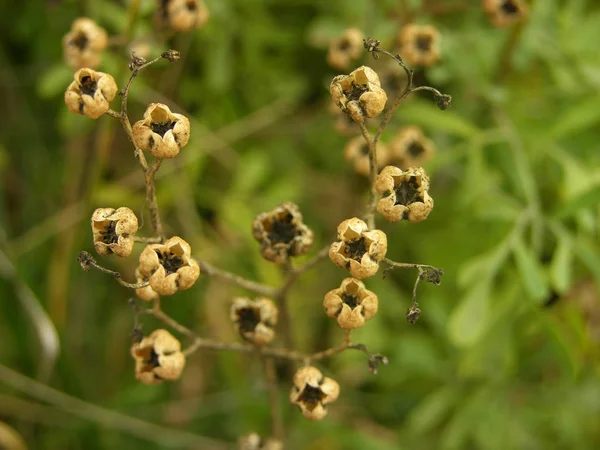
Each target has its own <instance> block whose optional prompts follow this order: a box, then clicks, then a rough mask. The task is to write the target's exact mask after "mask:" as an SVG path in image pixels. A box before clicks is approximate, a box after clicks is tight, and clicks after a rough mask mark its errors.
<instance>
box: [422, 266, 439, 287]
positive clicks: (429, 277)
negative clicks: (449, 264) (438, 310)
mask: <svg viewBox="0 0 600 450" xmlns="http://www.w3.org/2000/svg"><path fill="white" fill-rule="evenodd" d="M442 275H444V269H427V270H425V271H424V272H423V274H422V275H421V276H422V277H423V278H425V280H426V281H427V282H428V283H433V284H435V285H438V286H439V284H440V283H441V282H442V280H441V278H442Z"/></svg>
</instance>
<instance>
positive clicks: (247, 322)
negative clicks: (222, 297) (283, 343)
mask: <svg viewBox="0 0 600 450" xmlns="http://www.w3.org/2000/svg"><path fill="white" fill-rule="evenodd" d="M278 314H279V311H278V309H277V306H275V303H273V300H271V299H268V298H264V297H260V298H257V299H256V300H250V299H249V298H246V297H238V298H235V299H234V300H233V304H232V305H231V321H232V322H233V325H234V327H235V329H236V331H237V332H238V333H240V335H241V336H242V337H243V338H244V339H246V340H248V341H250V342H252V343H254V344H256V345H265V344H268V343H269V342H271V341H272V340H273V339H274V338H275V325H276V324H277V316H278Z"/></svg>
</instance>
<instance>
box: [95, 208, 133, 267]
mask: <svg viewBox="0 0 600 450" xmlns="http://www.w3.org/2000/svg"><path fill="white" fill-rule="evenodd" d="M91 223H92V235H93V239H94V248H95V249H96V251H97V252H98V254H100V255H112V254H113V253H114V254H115V255H117V256H121V257H123V258H126V257H127V256H129V255H130V254H131V251H132V250H133V243H134V240H133V236H134V235H135V233H137V230H138V220H137V217H136V216H135V214H134V213H133V211H132V210H131V209H129V208H126V207H124V206H123V207H121V208H119V209H116V210H115V209H113V208H98V209H96V210H95V211H94V214H92V220H91Z"/></svg>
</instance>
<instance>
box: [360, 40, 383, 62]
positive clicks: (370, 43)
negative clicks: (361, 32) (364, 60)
mask: <svg viewBox="0 0 600 450" xmlns="http://www.w3.org/2000/svg"><path fill="white" fill-rule="evenodd" d="M380 45H381V41H378V40H377V39H373V38H370V37H368V38H366V39H363V46H364V47H365V49H366V50H367V51H368V52H369V53H373V58H375V59H377V58H378V57H379V55H378V54H377V50H379V46H380Z"/></svg>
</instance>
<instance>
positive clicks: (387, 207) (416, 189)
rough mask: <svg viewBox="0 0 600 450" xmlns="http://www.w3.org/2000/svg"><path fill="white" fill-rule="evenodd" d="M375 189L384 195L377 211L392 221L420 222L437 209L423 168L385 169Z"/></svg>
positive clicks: (378, 178) (377, 180)
mask: <svg viewBox="0 0 600 450" xmlns="http://www.w3.org/2000/svg"><path fill="white" fill-rule="evenodd" d="M375 189H376V190H377V192H378V193H379V194H381V198H380V199H379V201H378V202H377V212H379V213H380V214H381V215H382V216H383V217H385V218H386V219H387V220H389V221H390V222H398V221H400V220H403V219H406V220H409V221H410V222H420V221H422V220H425V219H427V216H428V215H429V213H430V212H431V210H432V209H433V199H432V198H431V197H430V196H429V193H428V192H427V191H428V189H429V177H428V176H427V174H426V173H425V171H424V170H423V169H422V168H421V167H409V168H408V170H406V171H404V170H402V169H399V168H398V167H394V166H387V167H384V169H383V170H382V171H381V173H380V174H379V175H378V176H377V179H376V180H375Z"/></svg>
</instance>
